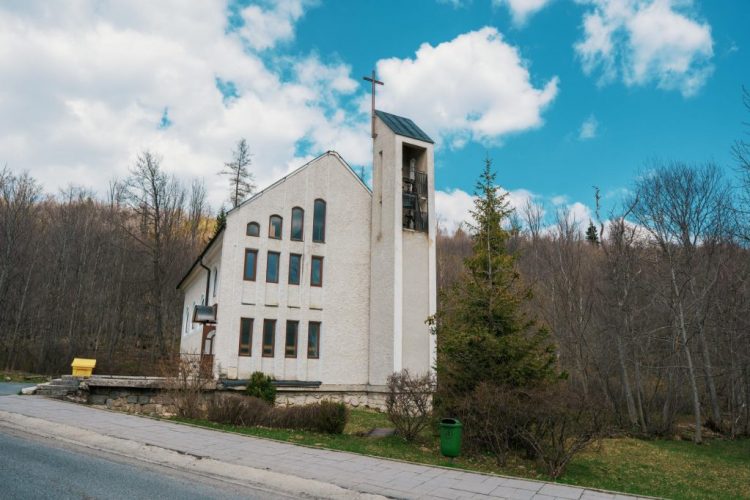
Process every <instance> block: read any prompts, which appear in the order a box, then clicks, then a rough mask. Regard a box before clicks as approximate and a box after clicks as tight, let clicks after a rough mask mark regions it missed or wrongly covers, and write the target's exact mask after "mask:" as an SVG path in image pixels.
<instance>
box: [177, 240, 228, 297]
mask: <svg viewBox="0 0 750 500" xmlns="http://www.w3.org/2000/svg"><path fill="white" fill-rule="evenodd" d="M223 234H224V228H223V227H222V228H221V229H219V231H218V232H217V233H216V234H215V235H213V237H212V238H211V239H210V240H208V243H206V248H204V249H203V251H202V252H201V254H200V255H199V256H198V258H197V259H195V262H193V265H192V266H190V269H188V272H186V273H185V276H183V277H182V279H181V280H180V282H179V283H177V289H178V290H179V289H180V288H182V284H183V283H185V281H186V280H187V279H188V277H189V276H190V274H191V273H192V272H193V269H195V268H196V267H198V264H200V262H201V261H202V260H203V257H205V256H206V254H207V253H208V251H209V250H210V249H211V247H212V246H213V245H214V242H216V241H218V240H219V236H222V235H223Z"/></svg>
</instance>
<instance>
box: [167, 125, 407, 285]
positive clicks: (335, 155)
mask: <svg viewBox="0 0 750 500" xmlns="http://www.w3.org/2000/svg"><path fill="white" fill-rule="evenodd" d="M415 126H416V125H415ZM326 156H331V157H333V158H336V159H337V160H339V162H340V163H341V164H342V165H343V166H344V167H345V168H346V169H347V171H348V172H349V173H350V174H351V175H352V177H354V179H355V180H356V182H357V183H358V184H359V185H360V186H361V187H362V188H364V190H365V191H366V192H367V193H368V194H369V195H372V190H371V189H370V188H369V187H368V186H367V184H365V183H364V182H363V181H362V179H360V178H359V175H357V173H356V172H355V171H354V169H353V168H352V167H351V166H350V165H349V164H348V163H347V162H346V160H344V159H343V158H342V157H341V155H340V154H338V153H337V152H336V151H326V152H325V153H323V154H322V155H320V156H318V157H317V158H314V159H312V160H310V161H309V162H307V163H305V164H304V165H302V166H301V167H299V168H298V169H296V170H294V171H293V172H291V173H289V174H287V175H285V176H284V177H282V178H281V179H279V180H278V181H276V182H274V183H273V184H271V185H270V186H268V187H267V188H265V189H263V190H261V191H258V192H257V193H255V194H254V195H253V196H251V197H250V198H248V199H246V200H245V201H243V202H242V203H240V204H239V205H238V206H236V207H234V208H232V209H231V210H229V211H227V215H229V214H230V213H232V212H234V211H235V210H237V209H238V208H240V207H241V206H243V205H245V204H247V203H250V202H251V201H252V200H254V199H256V198H258V197H260V196H261V195H262V194H263V193H265V192H267V191H268V190H270V189H271V188H273V187H275V186H277V185H279V184H280V183H282V182H284V181H285V180H286V179H288V178H289V177H291V176H293V175H296V174H298V173H299V172H301V171H302V170H304V169H305V168H307V167H309V166H310V165H313V164H314V163H316V162H318V161H320V160H321V159H323V158H325V157H326ZM223 234H224V228H222V229H221V230H220V231H219V232H218V233H216V234H215V235H214V237H213V238H211V240H210V241H209V242H208V243H207V244H206V248H204V249H203V251H202V252H201V254H200V255H199V256H198V258H197V259H195V262H193V265H192V266H190V269H188V272H187V273H185V276H183V277H182V279H181V280H180V282H179V283H178V284H177V289H178V290H179V289H180V288H181V287H182V285H183V284H184V283H185V281H186V280H187V279H188V277H190V275H191V274H192V272H193V270H194V269H195V268H196V267H198V265H199V264H200V262H201V260H202V259H203V257H205V256H206V254H207V253H208V251H209V250H210V249H211V247H212V246H213V245H214V242H216V241H219V240H220V237H221V236H222V235H223Z"/></svg>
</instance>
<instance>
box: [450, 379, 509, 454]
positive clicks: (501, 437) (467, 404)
mask: <svg viewBox="0 0 750 500" xmlns="http://www.w3.org/2000/svg"><path fill="white" fill-rule="evenodd" d="M513 397H514V394H513V393H512V392H511V391H509V390H507V389H505V388H502V387H500V386H497V385H493V384H487V383H482V384H480V385H479V386H477V388H476V389H475V390H474V392H472V393H471V394H470V395H469V396H467V397H464V398H462V399H461V400H460V401H461V403H460V405H459V406H458V408H457V415H456V416H457V417H458V418H459V420H461V422H462V423H463V425H464V438H463V440H464V449H466V450H467V451H468V452H470V453H490V454H492V455H493V456H494V457H495V459H496V460H497V462H498V463H499V464H501V465H503V464H505V461H506V459H507V456H508V451H509V450H510V448H511V440H512V439H513V429H514V428H515V426H516V422H515V415H516V413H517V412H516V411H515V410H514V407H515V406H517V402H516V401H514V399H513ZM453 399H454V400H456V399H458V398H453Z"/></svg>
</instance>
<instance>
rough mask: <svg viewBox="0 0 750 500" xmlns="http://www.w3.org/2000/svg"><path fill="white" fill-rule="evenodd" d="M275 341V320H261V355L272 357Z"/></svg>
mask: <svg viewBox="0 0 750 500" xmlns="http://www.w3.org/2000/svg"><path fill="white" fill-rule="evenodd" d="M275 343H276V320H275V319H264V320H263V357H264V358H272V357H273V352H274V344H275Z"/></svg>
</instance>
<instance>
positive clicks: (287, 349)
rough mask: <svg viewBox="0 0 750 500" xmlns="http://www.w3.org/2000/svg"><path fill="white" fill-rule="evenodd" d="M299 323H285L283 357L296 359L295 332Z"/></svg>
mask: <svg viewBox="0 0 750 500" xmlns="http://www.w3.org/2000/svg"><path fill="white" fill-rule="evenodd" d="M298 330H299V321H287V322H286V343H285V344H284V356H285V357H287V358H296V357H297V331H298Z"/></svg>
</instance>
